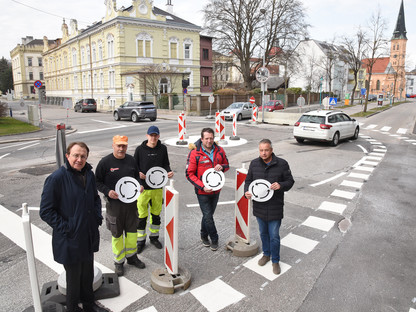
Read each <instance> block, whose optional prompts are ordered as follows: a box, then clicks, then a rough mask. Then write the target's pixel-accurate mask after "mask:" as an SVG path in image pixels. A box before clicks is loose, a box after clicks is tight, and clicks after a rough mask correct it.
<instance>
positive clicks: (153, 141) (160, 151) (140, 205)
mask: <svg viewBox="0 0 416 312" xmlns="http://www.w3.org/2000/svg"><path fill="white" fill-rule="evenodd" d="M159 137H160V132H159V128H158V127H156V126H150V127H149V129H148V130H147V140H145V141H143V142H142V144H141V145H139V146H138V147H137V148H136V151H135V153H134V159H135V160H136V163H137V166H138V167H139V175H140V179H141V184H142V185H143V186H144V191H143V192H142V193H141V194H140V196H139V199H138V200H137V209H138V212H139V223H138V226H137V253H140V252H142V250H143V248H144V246H145V243H146V236H147V234H146V224H147V217H148V216H149V211H150V218H149V219H150V220H149V232H150V235H149V239H150V243H151V244H152V245H154V246H155V247H156V248H158V249H162V244H161V243H160V241H159V229H160V213H161V212H162V202H163V189H162V188H157V189H153V188H151V187H150V186H149V185H147V183H146V174H147V173H148V170H149V169H151V168H153V167H162V168H163V169H165V170H166V172H167V173H168V178H171V177H173V171H172V170H171V169H170V165H169V157H168V150H167V148H166V145H164V144H162V143H161V142H160V140H159Z"/></svg>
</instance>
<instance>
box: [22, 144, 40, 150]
mask: <svg viewBox="0 0 416 312" xmlns="http://www.w3.org/2000/svg"><path fill="white" fill-rule="evenodd" d="M39 144H40V143H39V142H38V143H35V144H32V145H28V146H25V147H21V148H19V149H18V151H21V150H24V149H27V148H29V147H32V146H35V145H39Z"/></svg>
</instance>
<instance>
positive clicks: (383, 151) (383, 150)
mask: <svg viewBox="0 0 416 312" xmlns="http://www.w3.org/2000/svg"><path fill="white" fill-rule="evenodd" d="M378 147H381V146H378ZM373 151H374V152H377V153H385V152H387V151H386V150H385V149H378V148H375V149H374V150H373Z"/></svg>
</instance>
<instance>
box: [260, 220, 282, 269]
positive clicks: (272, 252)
mask: <svg viewBox="0 0 416 312" xmlns="http://www.w3.org/2000/svg"><path fill="white" fill-rule="evenodd" d="M257 222H258V224H259V230H260V238H261V244H262V248H263V254H264V255H265V256H267V257H270V256H271V257H272V262H273V263H276V262H279V261H280V235H279V229H280V225H281V224H282V220H281V219H280V220H271V221H264V220H262V219H260V218H259V217H257Z"/></svg>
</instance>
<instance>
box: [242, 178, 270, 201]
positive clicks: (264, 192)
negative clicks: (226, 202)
mask: <svg viewBox="0 0 416 312" xmlns="http://www.w3.org/2000/svg"><path fill="white" fill-rule="evenodd" d="M270 186H271V183H270V182H269V181H267V180H264V179H257V180H254V181H253V182H251V183H250V185H249V187H248V191H249V192H250V193H251V194H252V196H251V199H252V200H254V201H258V202H265V201H268V200H269V199H270V198H272V196H273V194H274V191H273V190H272V189H271V188H270Z"/></svg>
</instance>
